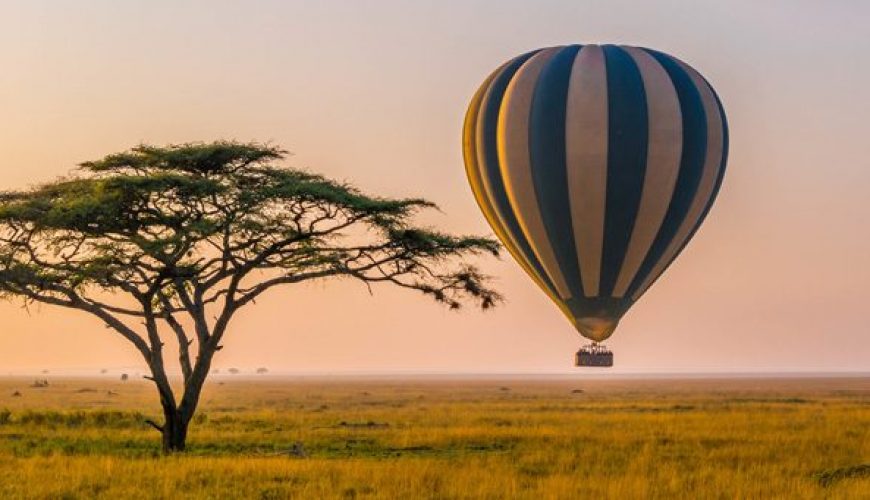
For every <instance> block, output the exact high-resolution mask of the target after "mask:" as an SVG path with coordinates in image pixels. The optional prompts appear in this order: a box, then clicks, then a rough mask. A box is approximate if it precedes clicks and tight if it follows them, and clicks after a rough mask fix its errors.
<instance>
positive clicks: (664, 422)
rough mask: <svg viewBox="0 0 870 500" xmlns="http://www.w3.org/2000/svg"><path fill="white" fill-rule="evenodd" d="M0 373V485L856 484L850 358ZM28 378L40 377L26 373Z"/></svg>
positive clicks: (5, 490) (342, 490)
mask: <svg viewBox="0 0 870 500" xmlns="http://www.w3.org/2000/svg"><path fill="white" fill-rule="evenodd" d="M39 378H40V379H43V378H44V379H46V380H47V382H48V386H47V387H33V385H34V380H33V378H32V377H30V378H12V377H7V378H4V379H0V498H4V499H5V498H170V497H171V498H264V499H268V498H602V497H605V498H870V378H867V377H857V376H856V377H817V378H795V377H783V378H773V377H765V378H748V377H743V378H694V379H693V378H654V379H643V378H622V379H617V378H606V377H605V378H598V377H596V378H588V377H585V376H582V375H580V376H576V377H552V378H528V377H526V378H523V377H491V378H435V377H431V378H416V379H400V378H380V379H377V378H365V377H357V378H351V377H335V378H313V377H295V378H278V377H274V376H268V375H267V376H260V377H247V378H245V377H243V376H241V375H239V376H235V377H233V376H224V375H221V376H218V377H214V378H213V380H211V381H210V382H209V383H208V385H207V387H206V392H205V394H204V397H203V401H202V405H201V408H200V411H199V414H198V416H197V417H196V419H195V421H194V423H193V425H192V427H191V431H190V439H189V443H188V451H187V452H185V453H182V454H175V455H171V456H163V455H161V453H160V443H159V436H158V434H157V432H156V431H155V430H153V429H152V428H151V427H149V426H148V425H147V424H146V423H145V420H146V419H148V418H153V419H157V418H158V417H159V415H160V412H159V405H158V402H157V398H156V395H155V394H154V391H153V388H152V387H151V386H150V385H149V383H148V382H147V381H137V380H133V379H131V380H129V381H127V382H122V381H120V380H117V379H110V378H108V377H102V378H56V377H52V376H50V375H44V376H41V377H39ZM36 385H41V384H36Z"/></svg>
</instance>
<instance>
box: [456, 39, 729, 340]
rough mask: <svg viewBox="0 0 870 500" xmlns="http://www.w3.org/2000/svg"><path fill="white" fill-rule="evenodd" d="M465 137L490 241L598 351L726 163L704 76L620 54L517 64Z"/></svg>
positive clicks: (700, 214)
mask: <svg viewBox="0 0 870 500" xmlns="http://www.w3.org/2000/svg"><path fill="white" fill-rule="evenodd" d="M463 136H464V137H463V143H464V144H463V146H464V147H463V152H464V157H465V165H466V172H467V174H468V180H469V183H470V184H471V188H472V190H473V192H474V196H475V198H476V199H477V202H478V205H479V206H480V208H481V210H482V211H483V214H484V216H485V217H486V219H487V221H488V222H489V224H490V225H491V226H492V228H493V231H494V232H495V234H496V235H497V236H498V238H499V239H500V240H501V241H502V242H503V243H504V245H505V247H506V248H507V250H508V251H509V252H510V253H511V255H513V257H514V258H515V259H516V261H517V262H518V263H519V264H520V266H522V268H523V269H524V270H525V271H526V272H527V273H528V274H529V276H530V277H531V278H532V279H533V280H534V281H535V282H536V283H537V284H538V286H539V287H541V289H543V290H544V292H545V293H547V295H549V296H550V298H551V299H552V300H553V301H554V302H555V303H556V305H558V306H559V308H560V309H561V310H562V312H563V313H564V314H565V315H566V316H567V317H568V319H569V320H570V321H571V323H572V324H573V325H574V326H575V328H576V329H577V331H578V332H579V333H580V334H581V335H583V336H584V337H587V338H589V339H591V340H593V341H596V342H598V341H602V340H604V339H606V338H608V337H609V336H610V335H611V334H612V333H613V331H614V329H615V328H616V326H617V324H618V322H619V319H620V318H621V317H622V316H623V315H624V314H625V312H626V311H627V310H628V309H629V308H630V307H631V305H632V304H634V302H635V301H636V300H637V299H638V298H639V297H640V296H641V295H642V294H643V293H644V292H645V291H646V290H647V289H648V288H649V287H650V285H652V283H653V282H654V281H655V280H656V279H657V278H658V277H659V276H660V275H661V274H662V273H663V272H664V270H665V269H666V268H667V267H668V266H669V265H670V264H671V262H673V261H674V259H675V258H676V257H677V255H679V253H680V252H681V251H682V249H683V248H684V247H685V245H686V244H687V243H688V241H689V239H691V237H692V236H693V234H694V233H695V231H696V230H697V229H698V227H699V226H700V225H701V223H702V222H703V220H704V218H705V217H706V215H707V212H708V211H709V210H710V206H711V205H712V203H713V200H714V199H715V198H716V194H717V192H718V190H719V186H720V185H721V182H722V177H723V175H724V172H725V161H726V158H727V154H728V129H727V124H726V120H725V113H724V110H723V109H722V104H721V102H720V101H719V98H718V97H717V95H716V93H715V92H714V90H713V89H712V87H711V86H710V85H709V84H708V83H707V81H706V80H704V78H703V77H702V76H701V75H700V74H699V73H698V72H696V71H695V70H694V69H692V68H691V67H689V66H688V65H687V64H685V63H683V62H682V61H679V60H678V59H676V58H674V57H672V56H669V55H667V54H663V53H661V52H657V51H654V50H650V49H644V48H638V47H629V46H615V45H603V46H599V45H585V46H580V45H571V46H560V47H551V48H544V49H540V50H535V51H532V52H529V53H527V54H523V55H521V56H518V57H516V58H514V59H511V60H510V61H508V62H506V63H505V64H503V65H502V66H501V67H499V68H498V69H496V70H495V71H494V72H493V73H492V74H491V75H490V76H489V77H488V78H487V79H486V80H485V81H484V82H483V84H482V85H481V87H480V89H479V90H478V91H477V93H476V94H475V95H474V97H473V98H472V100H471V104H470V106H469V108H468V113H467V114H466V119H465V127H464V132H463Z"/></svg>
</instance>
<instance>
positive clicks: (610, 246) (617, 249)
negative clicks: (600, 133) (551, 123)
mask: <svg viewBox="0 0 870 500" xmlns="http://www.w3.org/2000/svg"><path fill="white" fill-rule="evenodd" d="M603 49H604V56H605V65H606V67H607V95H608V149H607V201H606V207H605V214H604V253H603V255H602V263H601V295H603V296H610V295H612V293H613V287H614V285H615V283H616V279H617V276H618V275H619V269H620V267H621V266H622V261H623V259H624V257H625V253H626V250H627V248H628V243H629V239H630V238H631V233H632V230H633V229H634V223H635V219H636V217H637V210H638V206H639V205H640V196H641V192H642V190H643V181H644V174H645V172H646V153H647V141H648V130H649V125H648V123H647V121H648V118H647V102H646V93H645V90H644V86H643V80H642V79H641V76H640V71H639V70H638V69H637V65H636V64H635V63H634V60H633V59H632V58H631V56H630V55H629V54H628V53H627V52H626V51H624V50H622V49H621V48H619V47H617V46H614V45H605V46H604V47H603Z"/></svg>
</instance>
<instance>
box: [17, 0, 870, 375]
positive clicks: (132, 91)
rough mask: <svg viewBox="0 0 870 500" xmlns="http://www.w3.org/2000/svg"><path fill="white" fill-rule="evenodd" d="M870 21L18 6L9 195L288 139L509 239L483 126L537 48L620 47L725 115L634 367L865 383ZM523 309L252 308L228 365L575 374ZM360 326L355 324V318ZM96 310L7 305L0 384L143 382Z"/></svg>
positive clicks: (317, 293)
mask: <svg viewBox="0 0 870 500" xmlns="http://www.w3.org/2000/svg"><path fill="white" fill-rule="evenodd" d="M868 20H870V3H862V2H849V1H845V0H843V1H832V2H811V1H789V2H785V1H771V2H755V1H748V0H746V1H732V2H712V1H711V2H682V1H665V2H656V5H655V6H653V5H651V2H643V1H627V0H617V1H611V2H591V1H590V2H586V1H535V2H529V1H500V2H494V1H493V2H490V1H484V0H475V1H414V2H400V1H379V2H358V1H351V0H348V1H344V2H339V1H322V2H302V1H299V2H279V1H275V2H267V1H260V2H229V1H227V2H220V1H199V2H196V1H186V2H174V1H129V2H116V1H111V0H105V1H91V0H88V1H79V2H50V1H18V2H15V1H13V2H4V3H3V4H2V5H0V152H2V157H0V162H2V163H0V173H2V177H0V189H20V188H24V187H26V186H28V185H32V184H35V183H39V182H41V181H46V180H50V179H53V178H55V177H57V176H60V175H64V174H66V173H68V172H69V170H70V169H71V168H73V167H74V165H75V164H76V163H78V162H81V161H85V160H91V159H96V158H99V157H101V156H103V155H105V154H108V153H112V152H115V151H120V150H124V149H127V148H129V147H131V146H133V145H136V144H138V143H141V142H146V143H154V144H165V143H179V142H186V141H208V140H214V139H222V138H223V139H239V140H244V141H248V140H257V141H271V142H273V143H276V144H279V145H281V146H283V147H285V148H286V149H289V150H291V151H292V152H293V153H294V156H293V157H291V158H290V160H289V163H290V164H292V165H294V166H298V167H305V168H309V169H311V170H315V171H318V172H321V173H323V174H325V175H327V176H330V177H334V178H338V179H344V180H348V181H351V182H353V183H355V184H356V185H358V186H359V187H361V188H362V189H363V190H365V191H367V192H370V193H374V194H381V195H387V196H424V197H426V198H428V199H430V200H432V201H435V202H436V203H438V204H439V205H440V207H441V209H442V211H443V213H438V212H433V213H432V214H429V215H427V216H425V217H424V218H423V219H422V222H423V223H425V224H431V225H435V226H438V227H440V228H443V229H446V230H450V231H452V232H460V233H477V234H491V231H490V229H489V227H488V226H487V225H486V222H485V221H484V219H483V216H482V215H481V214H480V212H479V210H478V208H477V206H476V205H475V202H474V199H473V197H472V194H471V191H470V189H469V188H468V186H467V183H466V179H465V173H464V170H463V163H462V156H461V144H460V137H461V128H462V121H463V115H464V112H465V108H466V106H467V104H468V100H469V99H470V98H471V95H472V94H473V93H474V91H475V90H476V89H477V87H478V85H479V84H480V82H481V81H482V80H483V79H484V78H485V77H486V75H488V74H489V72H490V71H492V70H493V69H494V68H495V67H497V66H498V65H499V64H501V63H502V62H503V61H505V60H507V59H509V58H511V57H513V56H514V55H517V54H519V53H522V52H524V51H527V50H530V49H534V48H537V47H543V46H551V45H557V44H565V43H586V42H589V43H608V42H612V43H624V44H630V45H641V46H648V47H652V48H656V49H660V50H662V51H664V52H667V53H669V54H673V55H674V56H676V57H679V58H680V59H682V60H684V61H686V62H687V63H689V64H691V65H692V66H693V67H695V68H696V69H698V70H699V71H700V72H701V73H702V74H704V75H705V77H707V78H708V79H709V80H710V82H711V83H712V84H713V86H714V87H715V88H716V90H717V91H718V93H719V94H720V96H721V97H722V100H723V102H724V105H725V108H726V111H727V113H728V118H729V125H730V131H731V152H730V157H729V162H728V173H727V174H726V179H725V183H724V185H723V188H722V191H721V193H720V195H719V199H718V201H717V203H716V205H715V206H714V208H713V211H712V213H711V214H710V217H709V218H708V219H707V222H706V223H705V224H704V226H703V227H702V229H701V230H700V231H699V232H698V234H697V235H696V237H695V238H694V240H693V241H692V243H691V244H690V245H689V247H688V248H687V250H686V251H685V252H684V253H683V254H682V255H681V257H680V258H679V259H678V260H677V262H676V264H675V265H674V266H672V267H671V268H670V270H669V271H668V272H667V273H666V275H665V276H664V277H663V278H662V279H661V280H660V281H659V282H657V283H656V285H654V286H653V288H652V289H651V290H650V291H649V292H648V293H647V294H646V295H645V296H644V297H643V298H642V299H641V300H640V301H639V302H638V303H637V304H636V305H635V306H634V308H633V309H632V310H631V311H630V312H629V313H628V314H627V315H626V316H625V318H624V319H623V320H622V322H621V325H620V328H619V330H618V331H617V333H616V334H615V335H614V336H613V338H612V339H611V340H610V341H609V346H610V347H611V348H613V349H614V351H615V352H616V360H617V366H616V369H617V370H621V371H626V372H687V371H691V372H703V371H718V372H722V371H732V372H733V371H751V372H761V371H843V370H846V371H848V370H851V371H858V370H866V369H867V367H868V364H867V361H868V360H870V316H868V314H867V310H868V306H867V297H866V292H865V290H866V288H867V283H868V281H870V205H868V200H870V159H868V158H870V155H868V146H867V144H868V142H867V133H868V123H867V117H870V97H868V94H867V88H870V65H868V64H867V54H868V53H870V37H868V36H867V34H866V24H867V21H868ZM482 265H483V267H484V269H485V271H486V272H487V273H489V274H491V275H493V276H495V277H496V278H497V281H496V284H497V286H498V288H500V290H501V291H502V292H503V293H504V294H505V295H506V296H507V303H505V304H504V305H503V306H501V307H499V308H498V309H497V310H493V311H491V312H486V313H481V312H479V311H476V310H472V309H471V308H469V309H467V310H465V311H463V312H461V313H456V312H451V311H447V310H446V309H444V308H443V307H441V306H439V305H437V304H435V303H433V302H432V301H431V300H428V299H426V298H424V297H422V296H420V295H418V294H413V293H410V292H408V291H403V290H393V289H389V288H386V287H375V288H374V294H373V295H369V293H368V291H367V290H366V288H365V287H364V286H362V285H360V284H359V283H353V282H346V283H345V282H340V281H330V282H322V283H313V284H305V285H299V286H296V287H294V288H285V289H283V290H279V291H277V292H275V293H272V294H271V295H269V296H267V297H265V298H264V299H263V300H260V301H259V302H258V304H257V305H256V306H254V307H252V308H249V309H248V310H247V311H244V312H242V313H240V314H239V315H238V317H237V318H236V319H235V320H234V321H235V323H234V324H233V326H232V327H231V330H230V331H229V333H228V334H227V337H226V342H225V345H226V349H224V350H223V351H221V352H220V353H219V354H218V356H217V358H216V361H215V363H216V365H217V367H219V368H226V367H230V366H238V367H256V366H267V367H269V368H270V369H271V370H272V371H273V372H274V371H294V372H329V373H340V372H360V371H362V372H395V371H415V372H453V371H457V372H554V371H571V370H572V369H573V366H572V359H573V358H572V356H573V352H574V351H575V350H576V349H577V347H578V346H579V345H580V343H581V342H580V338H579V337H578V336H577V334H576V333H575V332H574V330H573V328H572V327H571V325H570V324H569V323H568V322H567V321H566V320H565V319H564V318H563V317H562V315H561V314H560V313H559V311H558V310H557V308H556V307H555V306H553V305H552V304H551V303H550V302H549V301H548V299H547V298H546V297H545V296H544V294H543V293H541V292H540V291H539V290H538V289H537V288H536V287H535V285H534V284H533V283H532V282H531V280H529V279H528V278H527V277H526V276H525V274H524V273H523V272H522V271H521V269H520V268H519V266H518V265H516V264H515V263H514V262H513V261H512V260H511V259H510V257H509V256H508V255H507V254H505V256H504V258H503V259H502V260H501V261H496V260H492V259H490V260H484V261H482ZM338 311H340V313H339V312H338ZM137 356H138V354H137V353H136V352H135V351H134V350H133V349H132V348H131V347H130V346H129V345H128V344H127V343H126V342H125V341H124V340H123V339H121V338H120V337H119V336H117V335H115V334H112V333H111V332H110V331H109V330H107V329H105V328H104V327H103V326H102V325H101V324H100V323H99V322H98V321H96V320H93V319H91V318H90V317H88V316H87V315H85V314H83V313H79V312H73V311H66V310H58V309H53V308H51V307H48V306H41V307H40V306H31V307H30V308H29V310H25V309H23V308H22V307H21V304H20V302H15V303H3V304H2V305H0V375H2V374H6V373H22V372H27V371H30V372H33V371H36V370H39V369H42V368H49V369H52V370H57V371H64V370H67V371H73V370H79V371H83V372H88V373H90V372H94V373H95V372H96V371H97V370H99V369H100V368H104V367H105V368H118V369H121V368H126V367H135V366H141V365H142V363H141V362H140V361H139V360H138V358H137Z"/></svg>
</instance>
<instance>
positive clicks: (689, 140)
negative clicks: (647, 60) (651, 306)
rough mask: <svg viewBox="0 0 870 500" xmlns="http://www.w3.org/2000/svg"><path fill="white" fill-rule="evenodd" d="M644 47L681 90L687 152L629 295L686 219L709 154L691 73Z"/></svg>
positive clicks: (701, 110)
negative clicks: (670, 197)
mask: <svg viewBox="0 0 870 500" xmlns="http://www.w3.org/2000/svg"><path fill="white" fill-rule="evenodd" d="M644 50H645V51H646V52H647V53H649V54H650V55H651V56H652V57H654V58H655V59H656V61H658V62H659V64H661V65H662V67H663V68H664V69H665V71H666V72H667V74H668V76H669V77H670V79H671V82H672V83H673V84H674V88H675V89H676V91H677V97H678V99H679V101H680V111H681V114H682V122H683V123H682V125H683V126H682V129H683V152H682V157H681V159H680V171H679V175H678V176H677V184H676V187H675V189H674V195H673V198H672V199H671V203H670V205H669V206H668V211H667V213H666V214H665V218H664V221H663V222H662V227H661V228H660V229H659V232H658V234H657V235H656V239H655V240H654V241H653V244H652V246H651V247H650V250H649V252H648V253H647V255H646V257H645V259H644V261H643V264H641V267H640V269H639V270H638V273H637V275H636V276H635V278H634V281H633V282H632V284H631V286H630V287H629V288H628V292H627V293H626V295H632V294H633V293H634V292H635V291H636V290H637V288H638V287H639V286H640V285H641V284H642V283H643V282H644V280H645V279H646V278H647V276H648V275H649V273H650V271H652V269H653V267H655V265H656V263H657V262H658V261H659V260H660V259H661V257H662V255H663V254H664V252H665V250H666V249H667V247H668V245H669V244H670V242H671V240H672V239H673V238H674V235H675V234H676V233H677V231H678V229H679V227H680V225H681V224H682V223H683V220H685V218H686V214H687V213H688V211H689V207H690V206H691V205H692V200H694V199H695V194H696V193H697V191H698V185H699V184H700V182H701V175H702V173H703V171H704V159H705V157H706V154H707V118H706V115H705V113H704V103H703V101H702V100H701V94H700V92H699V91H698V88H697V87H695V84H694V82H693V81H692V79H691V77H690V76H689V75H688V73H686V71H685V70H683V68H682V67H680V65H679V64H678V63H677V62H676V61H674V60H673V59H672V58H671V57H670V56H668V55H665V54H663V53H661V52H657V51H655V50H649V49H644Z"/></svg>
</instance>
